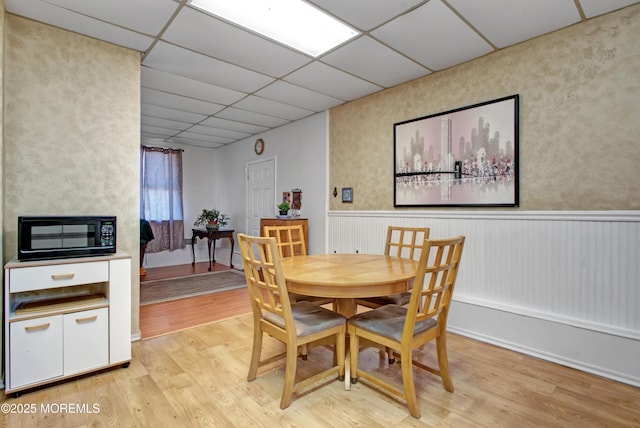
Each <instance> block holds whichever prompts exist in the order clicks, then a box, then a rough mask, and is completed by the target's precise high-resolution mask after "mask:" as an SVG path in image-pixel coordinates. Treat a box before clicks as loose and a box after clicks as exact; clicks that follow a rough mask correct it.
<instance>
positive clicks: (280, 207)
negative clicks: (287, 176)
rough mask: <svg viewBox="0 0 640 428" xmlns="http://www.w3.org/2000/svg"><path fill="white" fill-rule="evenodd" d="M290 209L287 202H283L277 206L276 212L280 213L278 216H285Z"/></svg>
mask: <svg viewBox="0 0 640 428" xmlns="http://www.w3.org/2000/svg"><path fill="white" fill-rule="evenodd" d="M290 208H291V205H289V202H283V203H281V204H278V210H279V211H280V215H287V213H288V212H289V209H290Z"/></svg>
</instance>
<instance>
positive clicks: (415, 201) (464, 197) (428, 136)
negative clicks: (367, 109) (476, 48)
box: [393, 94, 519, 207]
mask: <svg viewBox="0 0 640 428" xmlns="http://www.w3.org/2000/svg"><path fill="white" fill-rule="evenodd" d="M518 101H519V97H518V95H517V94H516V95H511V96H508V97H504V98H500V99H496V100H492V101H487V102H483V103H479V104H474V105H471V106H467V107H461V108H458V109H455V110H449V111H446V112H444V113H437V114H433V115H429V116H424V117H420V118H417V119H412V120H407V121H404V122H399V123H396V124H394V125H393V128H394V129H393V139H394V142H393V144H394V157H393V161H394V192H393V198H394V201H393V205H394V206H396V207H419V206H422V207H426V206H440V207H447V206H448V207H464V206H467V207H483V206H486V207H516V206H518V203H519V200H518V199H519V193H518V145H519V141H518V140H519V131H518Z"/></svg>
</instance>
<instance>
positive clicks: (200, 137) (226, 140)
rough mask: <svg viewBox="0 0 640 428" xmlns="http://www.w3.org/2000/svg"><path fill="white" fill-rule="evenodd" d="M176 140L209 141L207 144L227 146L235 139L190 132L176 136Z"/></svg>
mask: <svg viewBox="0 0 640 428" xmlns="http://www.w3.org/2000/svg"><path fill="white" fill-rule="evenodd" d="M174 138H187V139H189V140H195V141H207V142H211V143H218V144H227V143H231V142H232V141H234V140H233V138H227V137H220V136H218V135H205V134H197V133H195V132H189V131H185V132H181V133H180V134H178V135H176V136H175V137H174Z"/></svg>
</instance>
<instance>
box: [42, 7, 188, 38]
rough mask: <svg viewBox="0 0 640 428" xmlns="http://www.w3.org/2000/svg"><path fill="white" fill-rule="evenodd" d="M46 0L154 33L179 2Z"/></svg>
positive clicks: (85, 13) (165, 21) (139, 30)
mask: <svg viewBox="0 0 640 428" xmlns="http://www.w3.org/2000/svg"><path fill="white" fill-rule="evenodd" d="M47 3H51V4H55V5H58V6H60V7H63V8H65V9H70V10H74V11H76V12H78V13H81V14H83V15H87V16H90V17H92V18H99V19H100V20H102V21H107V22H111V23H114V24H116V25H119V26H122V27H126V28H129V29H131V30H135V31H138V32H141V33H145V34H149V35H154V36H155V35H156V34H157V33H159V32H160V31H161V30H162V27H164V26H165V24H166V23H167V21H168V20H169V18H171V15H173V13H174V12H175V11H176V9H177V8H178V3H176V2H174V1H172V0H135V1H132V0H109V1H87V0H47Z"/></svg>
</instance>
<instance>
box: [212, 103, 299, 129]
mask: <svg viewBox="0 0 640 428" xmlns="http://www.w3.org/2000/svg"><path fill="white" fill-rule="evenodd" d="M216 117H220V118H223V119H229V120H235V121H238V122H244V123H252V124H256V125H261V126H266V127H268V128H275V127H278V126H282V125H284V124H285V123H289V122H290V121H289V120H286V119H282V118H279V117H273V116H268V115H266V114H260V113H254V112H252V111H247V110H240V109H237V108H233V107H229V108H226V109H224V110H222V111H221V112H220V113H218V114H216Z"/></svg>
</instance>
